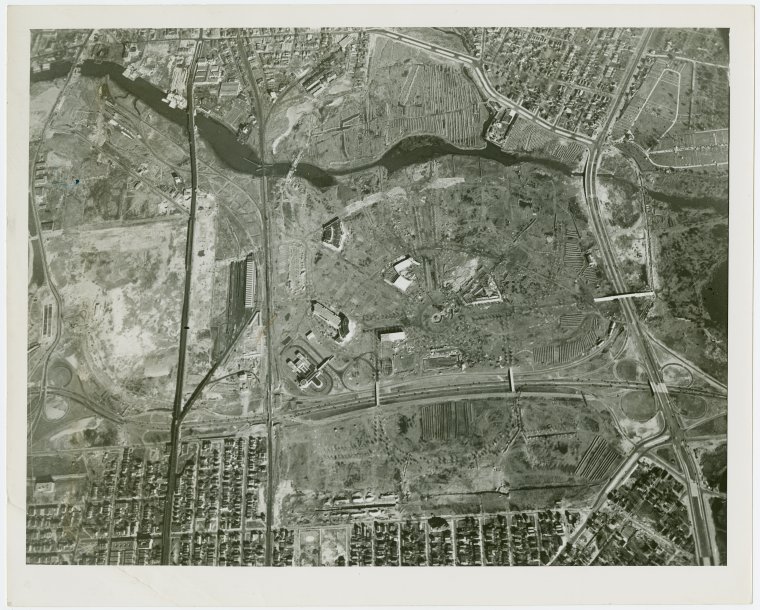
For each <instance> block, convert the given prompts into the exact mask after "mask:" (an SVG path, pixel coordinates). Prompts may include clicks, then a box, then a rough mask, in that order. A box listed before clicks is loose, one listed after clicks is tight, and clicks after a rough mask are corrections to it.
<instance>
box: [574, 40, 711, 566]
mask: <svg viewBox="0 0 760 610" xmlns="http://www.w3.org/2000/svg"><path fill="white" fill-rule="evenodd" d="M651 32H652V31H651V30H649V29H648V30H645V32H644V34H643V35H642V39H641V41H640V43H639V45H638V47H637V49H636V52H635V54H634V57H633V59H632V60H631V62H630V63H629V65H628V68H627V71H626V74H625V77H624V78H623V80H622V82H621V85H620V90H619V91H618V93H617V96H616V98H615V101H614V102H613V104H612V107H611V111H610V114H609V116H608V118H607V120H606V122H605V124H604V126H603V129H602V132H601V133H602V134H603V135H606V134H608V132H609V130H610V129H611V127H612V124H613V123H614V121H615V116H616V114H617V110H618V106H619V105H620V102H621V100H622V97H623V95H624V93H625V90H626V88H627V84H628V82H629V81H630V79H631V76H632V74H633V71H634V69H635V67H636V65H637V64H638V61H639V59H640V58H641V55H642V53H643V51H644V49H645V47H646V44H647V42H648V40H649V37H650V36H651ZM603 142H604V138H602V139H600V140H599V141H597V142H596V143H595V144H594V145H593V146H592V147H591V148H590V149H589V156H588V158H587V160H586V167H585V171H584V174H583V187H584V193H585V195H586V201H587V203H588V208H589V212H590V219H591V223H592V225H593V228H594V234H595V235H596V238H597V243H598V245H599V249H600V251H601V254H602V257H603V258H604V262H605V269H606V270H607V273H608V275H609V279H610V281H611V283H612V285H613V287H614V289H615V291H617V292H618V293H625V292H628V289H627V286H626V284H625V281H624V279H623V277H622V275H621V273H620V270H619V268H618V265H617V260H616V257H615V253H614V250H613V248H612V244H611V242H610V238H609V235H608V233H607V228H606V225H605V223H604V221H603V220H602V215H601V211H600V209H599V199H598V196H597V193H596V174H597V172H598V170H599V164H600V161H601V148H602V145H603ZM618 303H619V305H620V309H621V311H622V313H623V315H624V317H625V320H626V330H627V332H628V334H629V336H630V337H631V338H632V339H633V341H634V343H635V344H636V345H637V347H638V349H639V352H640V354H641V356H642V359H643V361H644V367H645V369H646V373H647V376H648V377H649V379H650V382H651V383H652V387H653V389H654V390H655V391H654V392H653V393H654V399H655V401H656V403H657V407H658V409H659V411H660V412H661V413H662V414H663V416H664V418H665V425H666V430H667V431H668V433H669V435H670V437H671V439H672V443H673V450H674V452H675V453H676V456H677V458H678V462H679V464H680V466H681V469H682V470H683V472H684V473H686V474H687V479H688V486H687V487H688V489H687V491H688V496H689V514H690V516H691V519H692V525H693V528H694V541H695V549H696V555H697V558H698V561H699V563H700V564H702V563H705V562H710V561H713V551H712V549H711V542H710V536H709V531H708V528H707V520H706V517H705V511H704V503H703V499H702V495H701V493H700V491H699V483H698V481H699V471H698V469H697V466H696V465H695V464H694V460H693V458H692V456H691V454H690V453H689V451H688V450H687V448H686V447H685V445H684V435H683V431H682V429H681V426H680V424H679V423H678V420H677V419H676V416H675V413H674V411H673V407H672V405H671V403H670V399H669V397H668V390H667V387H666V386H665V384H664V383H663V379H662V374H661V368H660V365H659V362H658V360H657V356H656V354H655V353H654V350H653V348H652V345H651V343H650V340H649V335H648V334H647V333H646V330H645V329H644V328H643V326H642V324H641V321H640V319H639V316H638V314H637V312H636V309H635V304H634V303H632V302H631V301H630V300H629V299H623V300H620V301H618Z"/></svg>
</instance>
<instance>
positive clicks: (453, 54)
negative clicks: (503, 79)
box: [369, 28, 594, 145]
mask: <svg viewBox="0 0 760 610" xmlns="http://www.w3.org/2000/svg"><path fill="white" fill-rule="evenodd" d="M369 31H370V32H374V33H375V34H381V35H383V36H386V37H387V38H392V39H394V40H398V41H401V42H403V43H405V44H408V45H410V46H413V47H417V48H418V49H424V50H425V51H428V52H429V53H433V54H434V55H438V56H440V57H443V58H445V59H448V60H450V61H451V60H453V61H456V62H458V63H460V64H463V65H465V66H467V67H468V68H470V70H471V71H472V74H473V77H474V80H475V82H476V84H477V85H478V86H479V87H480V89H481V90H482V91H483V92H484V93H486V94H487V95H488V97H490V98H491V99H492V100H494V101H496V102H498V103H499V104H500V105H501V106H504V107H505V108H509V109H510V110H514V111H515V112H516V113H517V114H518V115H519V116H521V117H523V118H525V119H528V120H529V121H532V122H534V123H537V124H538V125H540V126H541V127H543V128H544V129H548V130H549V131H551V132H552V133H556V134H557V135H561V136H564V137H566V138H569V139H571V140H575V141H577V142H582V143H583V144H588V145H590V144H593V143H594V140H593V139H592V138H590V137H588V136H585V135H583V134H579V133H575V132H573V131H569V130H567V129H563V128H561V127H556V126H555V125H553V124H552V123H550V122H549V121H547V120H545V119H542V118H541V117H539V116H538V115H536V114H535V113H533V112H531V111H530V110H527V109H526V108H523V107H522V106H520V105H519V104H517V103H516V102H514V101H512V100H510V99H509V98H508V97H505V96H504V95H502V94H501V93H499V92H498V91H496V89H494V87H493V85H491V83H490V81H489V80H488V77H487V76H486V74H485V73H484V72H483V65H482V62H481V60H479V59H478V58H477V57H473V56H472V55H467V54H466V53H459V52H457V51H452V50H450V49H446V48H445V47H441V46H439V45H436V44H432V43H430V42H425V41H424V40H419V39H418V38H414V37H412V36H407V35H406V34H400V33H399V32H394V31H393V30H387V29H384V28H376V29H370V30H369Z"/></svg>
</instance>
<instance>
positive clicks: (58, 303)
mask: <svg viewBox="0 0 760 610" xmlns="http://www.w3.org/2000/svg"><path fill="white" fill-rule="evenodd" d="M92 32H93V30H89V31H88V32H87V36H86V37H85V39H84V42H83V43H82V46H81V47H79V50H78V51H77V54H76V57H75V58H74V61H72V62H71V69H70V70H69V73H68V75H67V76H66V80H65V81H64V83H63V86H62V87H61V90H60V91H59V92H58V96H57V97H56V100H55V104H53V105H52V107H51V108H50V114H48V116H47V119H46V120H45V124H44V125H43V126H42V130H41V131H40V135H39V142H38V143H37V146H35V147H34V150H33V152H31V154H30V155H29V201H28V204H29V214H30V215H31V216H32V219H33V221H34V229H35V232H36V234H37V244H38V246H39V253H40V254H39V255H40V257H41V258H42V261H41V262H42V272H43V276H44V280H45V283H46V284H47V285H48V288H50V292H51V294H52V295H53V300H55V336H54V337H53V341H52V342H51V343H50V345H49V346H47V348H46V350H45V353H44V354H42V356H41V357H40V360H39V361H38V362H42V376H41V378H40V400H39V409H38V411H37V413H36V414H35V415H34V416H33V418H32V421H31V422H30V423H29V426H28V430H27V437H28V438H29V439H31V438H32V435H33V434H34V430H35V428H36V427H37V422H38V421H39V418H40V417H42V414H43V413H44V412H45V399H46V396H47V391H48V383H47V375H48V365H49V363H50V357H51V356H52V355H53V351H54V350H55V348H56V347H57V346H58V343H59V342H60V340H61V333H62V330H63V299H61V295H60V293H59V292H58V288H57V287H56V285H55V283H54V282H53V280H52V278H51V276H50V267H49V265H48V260H47V255H46V254H45V240H44V239H42V225H41V223H40V218H39V213H38V210H37V203H36V197H35V192H34V164H35V163H36V162H37V157H38V156H39V154H40V150H42V145H43V144H44V143H45V136H46V133H47V130H48V129H49V128H50V125H51V123H52V122H53V118H54V117H55V116H56V110H57V109H58V106H59V104H60V103H61V101H62V100H63V97H64V93H65V91H66V88H67V87H68V86H69V83H70V82H71V77H72V76H73V75H74V72H75V70H76V65H77V63H79V58H80V57H81V56H82V52H83V51H84V48H85V47H86V46H87V43H88V42H89V40H90V36H92ZM30 239H31V236H30ZM29 263H30V264H31V261H29ZM36 368H37V367H36V366H35V367H34V369H35V370H36ZM32 372H33V371H29V372H28V373H27V378H30V377H31V373H32Z"/></svg>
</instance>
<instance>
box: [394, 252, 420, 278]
mask: <svg viewBox="0 0 760 610" xmlns="http://www.w3.org/2000/svg"><path fill="white" fill-rule="evenodd" d="M413 265H419V263H418V262H417V261H416V260H414V259H413V258H412V257H411V256H405V257H404V258H402V259H401V260H400V261H397V262H395V263H393V269H394V270H395V271H396V273H398V274H399V275H402V274H403V273H404V271H406V270H407V269H409V267H411V266H413Z"/></svg>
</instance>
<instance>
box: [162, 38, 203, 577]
mask: <svg viewBox="0 0 760 610" xmlns="http://www.w3.org/2000/svg"><path fill="white" fill-rule="evenodd" d="M202 44H203V43H202V42H201V41H198V43H197V46H196V48H195V54H194V55H193V61H192V64H191V66H190V69H189V70H188V76H187V132H188V133H187V137H188V140H189V143H190V170H191V199H190V217H189V218H188V221H187V241H186V243H185V292H184V295H183V298H182V318H181V322H180V335H179V356H178V361H177V385H176V388H175V390H174V404H173V407H172V427H171V441H170V450H169V476H168V483H167V486H166V498H165V499H164V515H163V517H164V518H163V524H162V528H161V564H162V565H169V562H170V561H169V560H170V557H169V554H170V552H171V527H172V507H173V505H174V492H175V490H176V486H177V457H178V453H179V444H180V430H181V428H182V417H183V416H182V407H183V400H182V398H183V394H184V387H185V357H186V355H187V333H188V330H189V326H188V319H189V317H190V289H191V283H192V275H193V252H194V243H195V241H194V240H195V213H196V207H197V202H198V197H197V195H198V162H197V157H196V150H195V109H194V105H193V81H194V80H195V67H196V64H197V62H198V55H199V54H200V49H201V45H202Z"/></svg>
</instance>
